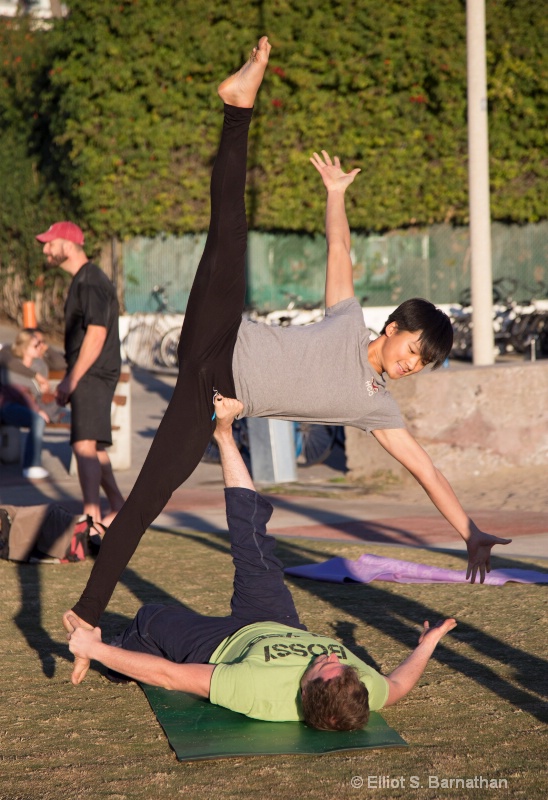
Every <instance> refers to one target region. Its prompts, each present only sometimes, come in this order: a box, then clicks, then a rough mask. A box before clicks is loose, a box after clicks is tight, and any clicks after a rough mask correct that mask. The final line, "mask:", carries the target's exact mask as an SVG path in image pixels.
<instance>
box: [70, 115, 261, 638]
mask: <svg viewBox="0 0 548 800" xmlns="http://www.w3.org/2000/svg"><path fill="white" fill-rule="evenodd" d="M251 115H252V109H250V108H249V109H248V108H234V107H232V106H226V105H225V108H224V125H223V131H222V135H221V143H220V145H219V151H218V154H217V158H216V160H215V165H214V167H213V173H212V176H211V219H210V227H209V232H208V236H207V240H206V245H205V249H204V253H203V255H202V258H201V261H200V263H199V265H198V269H197V272H196V276H195V278H194V283H193V285H192V290H191V292H190V297H189V299H188V305H187V309H186V314H185V320H184V323H183V328H182V331H181V340H180V343H179V364H180V367H179V377H178V379H177V384H176V386H175V390H174V392H173V397H172V398H171V401H170V403H169V406H168V407H167V410H166V413H165V415H164V418H163V419H162V422H161V423H160V426H159V428H158V431H157V433H156V436H155V437H154V441H153V443H152V446H151V448H150V451H149V453H148V456H147V458H146V460H145V463H144V464H143V468H142V469H141V472H140V473H139V476H138V478H137V481H136V482H135V485H134V487H133V489H132V491H131V493H130V495H129V497H128V498H127V500H126V502H125V503H124V506H123V507H122V509H121V510H120V511H119V512H118V514H117V516H116V517H115V519H114V521H113V522H112V524H111V525H110V527H109V529H108V532H107V533H106V535H105V537H104V539H103V542H102V544H101V550H100V552H99V555H98V557H97V560H96V562H95V565H94V567H93V570H92V572H91V575H90V577H89V580H88V582H87V585H86V588H85V589H84V591H83V593H82V596H81V598H80V600H79V601H78V602H77V603H76V605H75V606H74V608H73V611H74V612H75V613H76V614H77V615H78V616H79V617H81V618H82V619H84V620H85V621H86V622H88V623H90V624H91V625H94V626H95V625H97V623H98V621H99V617H100V616H101V614H102V613H103V611H104V610H105V608H106V606H107V604H108V602H109V600H110V597H111V595H112V592H113V591H114V588H115V586H116V584H117V582H118V580H119V578H120V575H121V574H122V572H123V570H124V569H125V567H126V565H127V563H128V562H129V560H130V558H131V556H132V555H133V553H134V552H135V550H136V548H137V545H138V544H139V542H140V540H141V537H142V535H143V534H144V532H145V531H146V529H147V528H148V527H149V525H150V524H151V523H152V522H153V520H154V519H156V517H157V516H158V514H160V512H161V511H162V509H163V508H164V507H165V505H166V503H167V501H168V500H169V498H170V497H171V495H172V494H173V492H174V491H175V489H177V488H178V487H179V486H180V485H181V484H182V483H183V482H184V481H185V480H186V479H187V478H188V477H189V476H190V475H191V474H192V473H193V472H194V470H195V469H196V467H197V465H198V464H199V462H200V459H201V458H202V456H203V454H204V451H205V449H206V447H207V443H208V441H209V440H210V438H211V435H212V433H213V430H214V427H215V426H214V422H213V420H212V415H213V410H214V409H213V391H214V389H218V390H219V391H220V392H221V394H224V395H226V396H227V397H235V394H236V390H235V387H234V379H233V376H232V355H233V351H234V345H235V343H236V337H237V335H238V328H239V327H240V323H241V319H242V311H243V306H244V299H245V252H246V247H247V220H246V212H245V198H244V193H245V180H246V168H247V138H248V131H249V124H250V122H251Z"/></svg>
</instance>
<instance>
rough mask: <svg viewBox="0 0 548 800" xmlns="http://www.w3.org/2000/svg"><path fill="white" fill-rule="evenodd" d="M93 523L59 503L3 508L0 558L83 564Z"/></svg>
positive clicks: (86, 517)
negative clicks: (81, 562)
mask: <svg viewBox="0 0 548 800" xmlns="http://www.w3.org/2000/svg"><path fill="white" fill-rule="evenodd" d="M91 523H92V520H91V517H88V516H77V517H75V516H74V514H71V513H70V511H67V509H66V508H63V506H60V505H59V504H58V503H49V504H46V505H39V506H0V558H5V559H9V560H10V561H22V562H29V561H30V562H36V561H44V560H46V559H48V560H51V559H54V560H56V561H59V562H62V563H66V562H69V561H83V560H84V559H85V557H86V556H87V555H88V553H89V532H90V528H91Z"/></svg>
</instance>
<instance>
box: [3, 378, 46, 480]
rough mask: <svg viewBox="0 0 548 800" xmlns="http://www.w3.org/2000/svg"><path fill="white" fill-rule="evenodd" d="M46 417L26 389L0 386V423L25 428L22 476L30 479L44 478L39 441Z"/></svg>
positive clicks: (14, 386)
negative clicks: (26, 434) (26, 433)
mask: <svg viewBox="0 0 548 800" xmlns="http://www.w3.org/2000/svg"><path fill="white" fill-rule="evenodd" d="M47 422H49V417H48V415H47V413H46V412H45V411H43V410H42V409H41V408H39V406H38V404H37V402H36V400H35V399H34V397H33V396H32V394H31V392H30V391H29V390H28V389H27V388H26V387H25V386H19V385H13V386H12V385H7V384H4V383H0V423H2V424H3V425H13V427H14V428H28V429H29V434H28V436H27V440H26V442H25V449H24V451H23V476H24V477H25V478H29V479H31V480H37V479H40V478H47V477H48V475H49V473H48V471H47V470H46V469H44V467H43V466H42V441H43V438H44V429H45V427H46V423H47Z"/></svg>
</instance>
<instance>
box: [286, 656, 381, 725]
mask: <svg viewBox="0 0 548 800" xmlns="http://www.w3.org/2000/svg"><path fill="white" fill-rule="evenodd" d="M301 699H302V709H303V716H304V721H305V722H306V724H307V725H311V726H312V727H313V728H318V729H319V730H321V731H357V730H360V729H361V728H364V727H365V726H366V725H367V721H368V719H369V692H368V691H367V688H366V687H365V686H364V684H363V683H362V682H361V681H360V678H359V676H358V673H357V672H356V670H355V669H354V667H346V668H345V670H344V671H343V672H342V673H341V674H340V675H338V676H337V677H336V678H331V679H330V680H328V681H324V680H322V678H315V679H314V680H312V681H310V682H309V683H307V684H306V686H305V688H304V690H303V692H302V698H301Z"/></svg>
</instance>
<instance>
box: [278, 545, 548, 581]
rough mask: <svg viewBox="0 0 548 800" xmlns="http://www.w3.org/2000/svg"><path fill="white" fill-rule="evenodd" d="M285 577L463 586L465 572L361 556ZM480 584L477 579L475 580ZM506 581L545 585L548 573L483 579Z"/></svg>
mask: <svg viewBox="0 0 548 800" xmlns="http://www.w3.org/2000/svg"><path fill="white" fill-rule="evenodd" d="M285 572H286V573H287V574H288V575H296V576H297V577H299V578H311V579H312V580H315V581H329V582H330V583H344V582H345V581H354V582H355V583H370V582H371V581H393V582H395V583H466V570H457V569H442V568H441V567H433V566H429V565H428V564H416V563H415V562H413V561H400V560H398V559H397V558H385V557H384V556H373V555H370V554H369V553H364V555H363V556H360V557H359V558H358V559H356V561H351V560H349V559H348V558H331V559H329V561H323V562H322V563H320V564H304V565H303V566H301V567H287V568H286V570H285ZM476 580H477V582H479V578H477V579H476ZM507 581H514V582H516V583H548V573H545V572H535V571H534V570H530V569H494V570H492V571H491V572H489V573H488V574H487V575H486V576H485V583H486V584H490V585H491V586H502V584H503V583H506V582H507Z"/></svg>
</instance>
